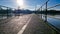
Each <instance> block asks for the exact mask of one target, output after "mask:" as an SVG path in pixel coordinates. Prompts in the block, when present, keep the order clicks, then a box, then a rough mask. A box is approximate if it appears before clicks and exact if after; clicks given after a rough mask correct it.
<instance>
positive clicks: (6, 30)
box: [0, 15, 32, 34]
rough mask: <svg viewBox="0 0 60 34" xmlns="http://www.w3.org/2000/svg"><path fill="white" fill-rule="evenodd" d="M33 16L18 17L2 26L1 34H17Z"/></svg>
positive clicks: (0, 26)
mask: <svg viewBox="0 0 60 34" xmlns="http://www.w3.org/2000/svg"><path fill="white" fill-rule="evenodd" d="M31 16H32V15H23V16H19V17H18V16H17V17H15V18H13V19H11V20H10V21H9V22H7V23H4V24H1V25H0V34H17V33H18V32H19V31H20V30H21V29H22V27H23V26H24V25H25V24H26V23H27V21H28V20H29V18H31Z"/></svg>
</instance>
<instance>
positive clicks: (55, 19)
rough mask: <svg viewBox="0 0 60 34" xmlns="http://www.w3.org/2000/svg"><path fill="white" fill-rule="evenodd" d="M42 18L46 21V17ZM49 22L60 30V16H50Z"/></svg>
mask: <svg viewBox="0 0 60 34" xmlns="http://www.w3.org/2000/svg"><path fill="white" fill-rule="evenodd" d="M42 18H43V19H44V20H45V18H44V15H43V16H42ZM47 21H48V22H49V23H50V24H52V25H53V26H55V27H56V28H58V29H60V15H48V17H47Z"/></svg>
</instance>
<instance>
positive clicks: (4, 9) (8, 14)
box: [0, 5, 14, 20]
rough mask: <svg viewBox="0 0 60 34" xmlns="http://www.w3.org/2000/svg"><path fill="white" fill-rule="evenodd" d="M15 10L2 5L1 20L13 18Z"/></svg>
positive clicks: (0, 9) (0, 10)
mask: <svg viewBox="0 0 60 34" xmlns="http://www.w3.org/2000/svg"><path fill="white" fill-rule="evenodd" d="M13 9H14V8H10V7H6V6H2V5H0V20H2V19H7V18H9V17H12V12H13Z"/></svg>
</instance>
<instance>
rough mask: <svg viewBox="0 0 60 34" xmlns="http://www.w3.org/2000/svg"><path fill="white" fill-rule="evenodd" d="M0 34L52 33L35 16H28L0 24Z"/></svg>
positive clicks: (17, 17)
mask: <svg viewBox="0 0 60 34" xmlns="http://www.w3.org/2000/svg"><path fill="white" fill-rule="evenodd" d="M0 34H52V31H51V29H50V27H48V26H47V25H46V24H45V23H44V22H43V21H42V20H41V19H40V18H39V17H38V16H37V15H35V14H29V15H22V16H16V17H14V18H13V19H11V20H9V21H8V22H7V23H4V24H1V25H0Z"/></svg>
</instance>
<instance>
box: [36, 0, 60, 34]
mask: <svg viewBox="0 0 60 34" xmlns="http://www.w3.org/2000/svg"><path fill="white" fill-rule="evenodd" d="M49 1H50V0H47V1H46V2H45V3H44V4H43V5H42V6H41V7H40V8H39V9H38V10H37V11H40V12H41V13H40V14H41V15H40V16H41V18H42V16H43V15H42V14H44V15H45V16H44V17H45V22H46V23H47V17H48V16H47V15H48V11H49V10H48V9H52V8H55V7H58V6H60V4H57V5H54V6H52V7H48V2H49ZM44 6H45V9H43V7H44ZM42 12H44V13H42ZM48 25H49V26H50V27H51V29H52V30H53V32H56V34H60V29H58V28H56V27H55V26H54V25H52V24H50V23H48Z"/></svg>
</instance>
